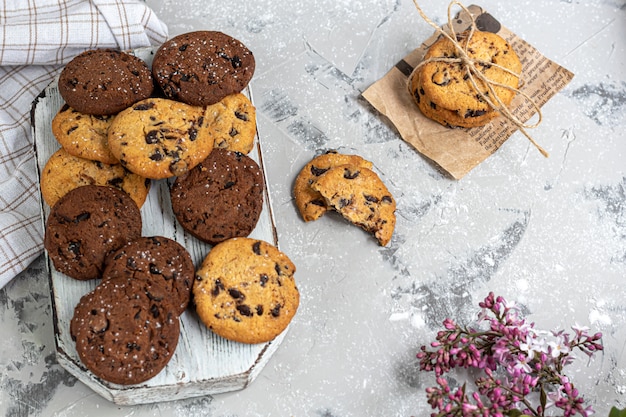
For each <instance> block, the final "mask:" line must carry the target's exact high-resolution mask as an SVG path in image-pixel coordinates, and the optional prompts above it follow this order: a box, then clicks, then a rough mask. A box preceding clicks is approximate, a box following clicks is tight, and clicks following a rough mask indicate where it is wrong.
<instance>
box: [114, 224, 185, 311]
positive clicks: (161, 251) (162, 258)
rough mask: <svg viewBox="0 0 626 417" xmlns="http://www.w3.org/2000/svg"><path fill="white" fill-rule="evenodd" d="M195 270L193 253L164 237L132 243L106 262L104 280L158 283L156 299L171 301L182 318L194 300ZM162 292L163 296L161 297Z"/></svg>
mask: <svg viewBox="0 0 626 417" xmlns="http://www.w3.org/2000/svg"><path fill="white" fill-rule="evenodd" d="M195 272H196V270H195V266H194V264H193V260H192V259H191V256H190V255H189V252H187V250H186V249H185V248H184V247H183V246H182V245H180V244H179V243H178V242H176V241H174V240H172V239H168V238H166V237H163V236H150V237H140V238H138V239H135V240H133V241H130V242H128V243H127V244H126V245H124V246H122V247H121V248H120V249H118V250H117V251H115V252H113V253H112V254H111V255H109V257H108V258H107V259H106V262H105V267H104V272H102V280H103V281H105V280H108V279H116V278H125V279H139V280H144V281H146V282H147V283H149V284H150V285H152V284H154V282H156V283H157V284H159V285H157V286H154V288H155V289H154V290H153V291H152V294H153V295H156V296H158V297H159V298H164V299H167V300H169V302H170V303H171V304H172V305H173V306H174V311H175V313H176V314H177V315H181V314H182V313H183V312H184V311H185V309H186V308H187V305H188V304H189V299H190V297H191V285H192V283H193V279H194V275H195ZM159 288H162V290H163V293H162V294H158V289H159Z"/></svg>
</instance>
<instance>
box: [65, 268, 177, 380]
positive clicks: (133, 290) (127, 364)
mask: <svg viewBox="0 0 626 417" xmlns="http://www.w3.org/2000/svg"><path fill="white" fill-rule="evenodd" d="M146 284H147V283H146V282H144V281H142V280H138V279H119V278H118V279H110V280H107V281H103V282H101V283H100V284H99V285H98V286H97V287H96V288H95V289H94V290H93V291H91V292H89V293H87V294H85V295H84V296H83V297H81V299H80V301H79V303H78V304H77V305H76V307H75V309H74V315H73V316H72V319H71V321H70V335H71V337H72V340H74V341H75V342H76V352H77V353H78V356H79V358H80V360H81V362H82V363H83V364H84V365H85V367H86V368H87V369H88V370H90V371H91V372H92V373H93V374H94V375H96V376H97V377H99V378H101V379H103V380H105V381H108V382H112V383H115V384H122V385H132V384H139V383H141V382H144V381H147V380H149V379H151V378H153V377H154V376H156V375H157V374H158V373H159V372H161V371H162V370H163V368H165V366H166V365H167V364H168V363H169V361H170V360H171V358H172V356H173V355H174V352H175V350H176V346H177V345H178V339H179V337H180V320H179V318H178V316H177V315H176V313H175V312H174V310H173V309H172V307H171V306H170V305H169V304H168V300H167V299H159V297H158V296H155V294H158V293H159V292H162V291H163V290H162V289H156V288H155V286H156V285H157V284H156V283H152V284H151V285H152V286H150V285H146ZM155 289H156V292H155Z"/></svg>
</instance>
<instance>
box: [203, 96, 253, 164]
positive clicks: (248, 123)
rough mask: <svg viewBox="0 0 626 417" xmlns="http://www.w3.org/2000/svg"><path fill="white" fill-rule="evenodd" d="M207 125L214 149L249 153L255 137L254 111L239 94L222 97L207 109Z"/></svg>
mask: <svg viewBox="0 0 626 417" xmlns="http://www.w3.org/2000/svg"><path fill="white" fill-rule="evenodd" d="M206 117H207V119H208V125H209V128H210V129H211V131H212V132H213V135H214V137H215V147H216V148H223V149H228V150H229V151H235V152H241V153H244V154H248V153H250V151H251V150H252V148H253V146H254V138H255V136H256V109H255V108H254V106H253V105H252V103H251V102H250V100H249V99H248V97H246V96H245V95H243V94H241V93H237V94H231V95H229V96H226V97H224V98H223V99H222V100H220V101H219V102H218V103H215V104H213V105H211V106H209V107H208V108H207V111H206Z"/></svg>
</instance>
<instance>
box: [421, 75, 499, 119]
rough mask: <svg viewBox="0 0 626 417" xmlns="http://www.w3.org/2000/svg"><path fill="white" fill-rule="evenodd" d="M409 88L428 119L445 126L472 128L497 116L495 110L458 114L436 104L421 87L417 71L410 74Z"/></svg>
mask: <svg viewBox="0 0 626 417" xmlns="http://www.w3.org/2000/svg"><path fill="white" fill-rule="evenodd" d="M409 90H410V92H411V95H412V96H413V100H414V101H415V103H416V104H417V107H418V108H419V109H420V111H421V112H422V114H423V115H424V116H426V117H428V118H429V119H432V120H434V121H436V122H438V123H440V124H442V125H444V126H447V127H463V128H472V127H478V126H483V125H485V124H487V123H489V122H490V121H491V120H493V119H494V118H496V117H498V115H499V114H500V113H498V112H497V111H494V110H491V111H482V110H481V111H472V112H466V113H465V114H463V115H460V114H459V113H458V112H456V111H454V110H449V109H445V108H443V107H441V106H438V105H437V104H435V103H434V102H433V101H431V100H430V97H428V96H427V95H426V92H425V91H424V88H423V87H422V84H421V80H420V77H419V71H416V72H415V73H413V74H412V76H411V79H410V81H409Z"/></svg>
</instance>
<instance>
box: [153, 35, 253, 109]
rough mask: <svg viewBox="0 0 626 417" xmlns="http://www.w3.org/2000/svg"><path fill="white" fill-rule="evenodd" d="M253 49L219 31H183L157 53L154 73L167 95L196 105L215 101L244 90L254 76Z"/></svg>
mask: <svg viewBox="0 0 626 417" xmlns="http://www.w3.org/2000/svg"><path fill="white" fill-rule="evenodd" d="M254 69H255V60H254V56H253V55H252V52H251V51H250V50H249V49H248V48H247V47H246V46H245V45H244V44H243V43H241V42H240V41H238V40H237V39H235V38H233V37H231V36H229V35H227V34H225V33H222V32H216V31H195V32H188V33H183V34H181V35H178V36H175V37H173V38H172V39H170V40H168V41H166V42H165V43H163V45H161V46H160V47H159V49H158V50H157V51H156V53H155V54H154V60H153V61H152V73H153V75H154V79H155V80H156V82H157V84H158V85H159V86H160V87H161V89H162V90H163V93H164V94H165V96H166V97H168V98H171V99H173V100H178V101H182V102H184V103H188V104H191V105H194V106H208V105H211V104H215V103H217V102H218V101H220V100H222V99H223V98H224V97H226V96H228V95H230V94H235V93H239V92H241V91H242V90H243V89H244V88H245V87H246V86H247V85H248V83H249V82H250V80H251V79H252V75H253V74H254Z"/></svg>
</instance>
